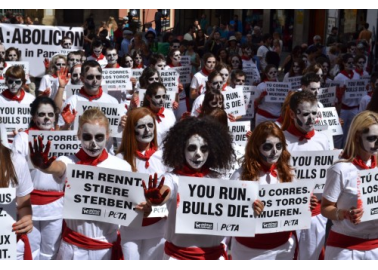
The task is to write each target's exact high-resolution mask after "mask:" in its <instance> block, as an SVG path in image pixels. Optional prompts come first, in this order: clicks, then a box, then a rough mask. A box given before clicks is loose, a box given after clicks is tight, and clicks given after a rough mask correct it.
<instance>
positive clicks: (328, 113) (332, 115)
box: [315, 107, 343, 136]
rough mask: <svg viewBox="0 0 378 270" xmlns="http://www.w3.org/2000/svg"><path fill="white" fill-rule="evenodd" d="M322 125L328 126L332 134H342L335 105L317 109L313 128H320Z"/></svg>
mask: <svg viewBox="0 0 378 270" xmlns="http://www.w3.org/2000/svg"><path fill="white" fill-rule="evenodd" d="M322 126H328V129H329V130H330V131H331V132H332V134H333V136H335V135H342V134H343V129H342V127H341V124H340V119H339V116H338V115H337V111H336V108H335V107H329V108H319V109H318V116H317V119H316V124H315V129H316V130H318V129H322Z"/></svg>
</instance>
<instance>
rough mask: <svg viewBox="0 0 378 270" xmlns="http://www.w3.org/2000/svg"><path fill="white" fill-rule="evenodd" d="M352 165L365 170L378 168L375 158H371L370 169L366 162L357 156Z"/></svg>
mask: <svg viewBox="0 0 378 270" xmlns="http://www.w3.org/2000/svg"><path fill="white" fill-rule="evenodd" d="M352 163H353V164H354V165H356V166H358V167H360V168H361V169H364V170H369V169H374V168H375V167H377V160H376V159H375V156H371V165H370V167H369V166H367V165H366V164H365V162H363V161H362V159H361V157H360V156H356V157H355V158H354V159H353V161H352Z"/></svg>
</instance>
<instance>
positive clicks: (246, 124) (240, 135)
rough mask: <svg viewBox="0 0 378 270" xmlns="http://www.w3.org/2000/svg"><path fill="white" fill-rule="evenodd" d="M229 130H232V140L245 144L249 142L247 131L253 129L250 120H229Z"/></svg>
mask: <svg viewBox="0 0 378 270" xmlns="http://www.w3.org/2000/svg"><path fill="white" fill-rule="evenodd" d="M228 130H229V131H230V132H231V136H232V141H233V142H234V143H236V144H238V145H241V146H245V145H246V144H247V142H248V137H247V135H246V134H247V132H248V131H250V130H251V122H250V121H238V122H229V123H228Z"/></svg>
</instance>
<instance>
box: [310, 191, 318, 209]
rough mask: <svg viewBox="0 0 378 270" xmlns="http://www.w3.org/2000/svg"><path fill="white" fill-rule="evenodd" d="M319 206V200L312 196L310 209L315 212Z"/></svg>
mask: <svg viewBox="0 0 378 270" xmlns="http://www.w3.org/2000/svg"><path fill="white" fill-rule="evenodd" d="M317 206H318V198H317V197H316V196H315V195H311V199H310V209H311V211H312V210H314V209H315V208H316V207H317Z"/></svg>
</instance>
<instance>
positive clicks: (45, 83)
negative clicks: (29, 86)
mask: <svg viewBox="0 0 378 270" xmlns="http://www.w3.org/2000/svg"><path fill="white" fill-rule="evenodd" d="M47 88H50V95H49V98H51V99H52V100H54V98H55V96H56V94H57V93H58V88H59V79H58V78H54V77H53V76H51V75H50V74H46V75H44V76H43V77H42V79H41V83H40V84H39V88H38V91H40V92H43V91H45V90H46V89H47Z"/></svg>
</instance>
